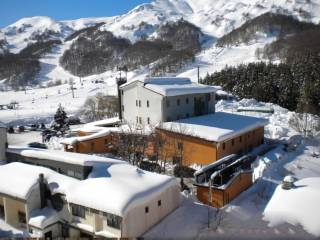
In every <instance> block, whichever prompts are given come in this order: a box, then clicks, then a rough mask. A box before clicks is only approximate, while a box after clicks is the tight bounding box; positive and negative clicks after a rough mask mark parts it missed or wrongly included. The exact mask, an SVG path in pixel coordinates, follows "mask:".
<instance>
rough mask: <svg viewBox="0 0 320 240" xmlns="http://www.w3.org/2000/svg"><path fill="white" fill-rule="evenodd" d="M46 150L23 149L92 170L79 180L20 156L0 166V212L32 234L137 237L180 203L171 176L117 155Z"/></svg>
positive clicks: (9, 221) (177, 186)
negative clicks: (109, 156)
mask: <svg viewBox="0 0 320 240" xmlns="http://www.w3.org/2000/svg"><path fill="white" fill-rule="evenodd" d="M23 151H25V153H23ZM47 151H48V150H42V149H25V150H22V152H21V155H24V156H26V155H28V156H29V157H31V158H36V157H38V158H40V157H41V156H44V157H45V158H48V154H51V156H52V158H54V159H53V162H56V160H57V159H56V158H59V160H60V162H61V163H63V162H65V163H66V164H67V163H68V162H76V161H79V162H81V165H83V166H90V167H91V172H90V175H89V176H88V178H86V179H83V180H79V179H77V178H76V177H70V176H66V175H67V174H64V175H62V174H60V173H58V172H57V171H54V170H51V169H49V168H46V167H40V166H35V165H30V164H25V163H21V162H13V163H8V164H6V165H3V166H0V218H2V219H4V220H5V222H7V223H8V224H10V225H12V226H14V227H16V228H18V229H21V230H28V231H29V232H30V233H32V236H35V237H48V238H51V237H52V238H55V237H69V238H83V237H85V238H90V237H100V238H101V237H105V238H122V237H138V236H141V235H142V234H143V233H144V232H146V231H147V230H148V229H150V228H151V227H152V226H153V225H155V224H157V223H158V222H159V221H161V220H162V219H163V218H164V217H165V216H166V215H168V214H169V213H170V212H172V211H173V210H174V209H176V208H177V207H178V206H179V205H180V202H181V199H180V191H179V185H178V183H177V181H176V180H175V179H174V178H172V177H169V176H165V175H159V174H155V173H151V172H146V171H143V170H141V169H138V168H137V167H134V166H132V165H129V164H127V163H126V162H123V161H119V160H115V159H110V158H102V157H96V156H90V155H85V154H76V153H67V152H61V151H60V152H59V151H49V153H47ZM58 152H59V153H58ZM55 153H57V155H56V154H55ZM86 158H87V160H86ZM47 160H48V159H47ZM8 179H10V184H8V183H7V180H8ZM137 219H139V221H137Z"/></svg>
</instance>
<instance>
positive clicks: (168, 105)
mask: <svg viewBox="0 0 320 240" xmlns="http://www.w3.org/2000/svg"><path fill="white" fill-rule="evenodd" d="M168 107H170V101H169V100H167V108H168Z"/></svg>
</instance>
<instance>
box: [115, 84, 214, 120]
mask: <svg viewBox="0 0 320 240" xmlns="http://www.w3.org/2000/svg"><path fill="white" fill-rule="evenodd" d="M215 91H216V89H215V88H214V87H211V86H207V85H202V84H197V83H193V82H192V81H191V80H190V79H189V78H146V79H144V80H136V81H132V82H129V83H125V84H123V85H121V86H120V97H121V104H122V106H121V110H122V116H123V120H124V122H126V123H131V124H142V125H148V124H151V125H156V124H158V123H160V122H168V121H174V120H178V119H184V118H189V117H193V116H200V115H204V114H209V113H214V111H215Z"/></svg>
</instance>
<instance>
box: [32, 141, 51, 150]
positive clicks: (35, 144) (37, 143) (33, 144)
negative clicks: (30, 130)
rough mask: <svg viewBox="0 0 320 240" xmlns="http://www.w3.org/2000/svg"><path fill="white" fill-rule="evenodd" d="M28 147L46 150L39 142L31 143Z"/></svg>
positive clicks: (45, 146)
mask: <svg viewBox="0 0 320 240" xmlns="http://www.w3.org/2000/svg"><path fill="white" fill-rule="evenodd" d="M28 147H31V148H41V149H47V148H48V147H47V145H45V144H43V143H39V142H31V143H29V144H28Z"/></svg>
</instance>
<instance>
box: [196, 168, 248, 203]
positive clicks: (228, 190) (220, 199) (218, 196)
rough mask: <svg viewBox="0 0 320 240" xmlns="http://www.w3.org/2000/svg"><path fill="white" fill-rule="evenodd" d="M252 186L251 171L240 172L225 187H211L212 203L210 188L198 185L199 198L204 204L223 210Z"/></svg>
mask: <svg viewBox="0 0 320 240" xmlns="http://www.w3.org/2000/svg"><path fill="white" fill-rule="evenodd" d="M252 184H253V181H252V172H251V171H247V172H239V173H238V174H237V175H236V176H235V177H234V178H232V179H231V180H230V182H229V183H227V184H226V186H225V187H214V186H213V187H211V202H210V196H209V187H208V186H200V185H197V198H198V200H199V201H200V202H202V203H205V204H208V205H211V206H213V207H216V208H221V207H223V206H225V205H226V204H228V203H229V202H231V201H232V200H233V199H235V198H236V197H237V196H238V195H239V194H240V193H242V192H243V191H245V190H246V189H248V188H249V187H250V186H251V185H252Z"/></svg>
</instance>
